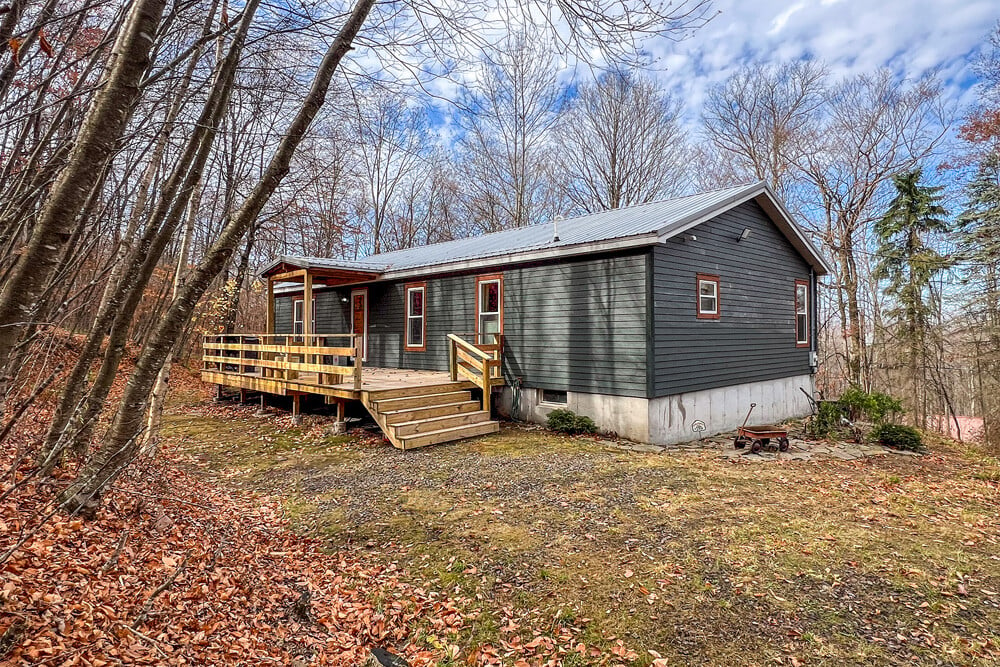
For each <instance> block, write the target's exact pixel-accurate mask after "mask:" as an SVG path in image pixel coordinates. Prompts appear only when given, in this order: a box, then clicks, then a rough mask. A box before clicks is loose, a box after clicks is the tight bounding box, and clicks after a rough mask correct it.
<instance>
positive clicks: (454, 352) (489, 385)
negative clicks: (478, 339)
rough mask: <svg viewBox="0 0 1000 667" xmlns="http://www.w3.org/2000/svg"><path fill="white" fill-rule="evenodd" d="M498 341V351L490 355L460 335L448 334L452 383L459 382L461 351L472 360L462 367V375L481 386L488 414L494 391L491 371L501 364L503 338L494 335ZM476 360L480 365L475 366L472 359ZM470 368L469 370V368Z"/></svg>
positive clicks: (449, 366)
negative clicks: (500, 347)
mask: <svg viewBox="0 0 1000 667" xmlns="http://www.w3.org/2000/svg"><path fill="white" fill-rule="evenodd" d="M493 335H494V336H495V339H496V340H497V345H498V348H497V351H496V352H495V354H490V353H488V352H484V351H483V350H480V349H479V348H478V347H476V345H474V344H473V343H470V342H469V341H467V340H465V339H464V338H462V337H461V336H459V335H458V334H453V333H451V334H448V375H449V377H450V378H451V381H452V382H456V381H457V380H458V374H459V363H458V356H459V349H461V351H462V352H464V353H466V354H467V355H468V356H469V358H470V360H469V361H467V362H465V363H466V366H462V371H461V372H462V375H464V376H465V377H467V378H469V379H470V380H471V381H472V382H474V383H475V384H476V385H478V386H479V388H480V389H482V390H483V410H485V411H486V412H489V411H490V408H491V406H490V400H491V392H492V389H493V373H492V372H491V369H492V368H493V367H494V366H497V367H499V364H500V349H499V345H501V344H502V343H500V341H501V340H502V338H501V337H500V335H499V334H493ZM473 357H474V358H476V359H478V360H479V364H473V363H472V361H471V358H473ZM467 366H468V368H467ZM473 371H476V372H473Z"/></svg>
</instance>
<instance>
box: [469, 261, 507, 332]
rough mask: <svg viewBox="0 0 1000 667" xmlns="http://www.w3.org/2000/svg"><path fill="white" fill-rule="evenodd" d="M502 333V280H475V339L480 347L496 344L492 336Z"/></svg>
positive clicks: (495, 278)
mask: <svg viewBox="0 0 1000 667" xmlns="http://www.w3.org/2000/svg"><path fill="white" fill-rule="evenodd" d="M498 333H503V278H502V277H501V276H498V275H497V276H480V277H478V278H476V338H477V339H478V343H479V344H480V345H492V344H493V343H495V342H496V339H495V337H494V336H493V335H492V334H498Z"/></svg>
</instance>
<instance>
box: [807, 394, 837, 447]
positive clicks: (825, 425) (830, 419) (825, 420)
mask: <svg viewBox="0 0 1000 667" xmlns="http://www.w3.org/2000/svg"><path fill="white" fill-rule="evenodd" d="M843 416H844V408H843V406H841V404H840V403H838V402H837V401H820V402H819V405H818V406H817V408H816V414H815V416H813V418H812V419H811V420H810V421H809V427H808V429H809V435H811V436H812V437H814V438H828V437H830V434H831V433H834V432H836V431H837V430H838V429H839V428H840V419H841V417H843Z"/></svg>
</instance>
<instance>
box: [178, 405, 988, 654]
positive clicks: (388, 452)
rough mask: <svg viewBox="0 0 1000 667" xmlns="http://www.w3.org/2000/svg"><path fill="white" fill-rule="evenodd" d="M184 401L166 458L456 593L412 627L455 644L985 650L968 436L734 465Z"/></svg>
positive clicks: (660, 650)
mask: <svg viewBox="0 0 1000 667" xmlns="http://www.w3.org/2000/svg"><path fill="white" fill-rule="evenodd" d="M200 400H201V399H197V398H195V397H188V398H187V400H181V401H180V402H178V403H176V404H175V405H174V406H173V408H172V410H171V413H170V414H169V415H168V416H167V423H166V428H167V434H168V436H169V439H170V441H171V442H172V443H173V444H172V447H173V448H174V450H175V451H176V452H177V455H178V456H179V457H181V459H182V460H183V461H184V462H185V464H186V465H187V466H189V467H190V468H192V469H194V470H196V471H197V472H198V474H200V475H203V476H204V477H206V478H208V479H212V480H215V481H217V482H219V483H223V484H227V485H233V486H237V487H239V488H240V489H251V490H253V491H256V492H258V493H261V494H265V495H268V496H273V497H278V498H281V499H282V502H283V504H284V507H285V511H286V512H287V513H288V515H289V516H290V517H291V518H292V519H293V525H295V526H296V528H297V530H299V531H301V532H303V533H305V534H309V535H313V536H316V535H318V536H322V537H323V539H324V540H325V541H326V543H327V544H328V545H329V548H330V549H331V550H350V551H354V552H356V553H358V554H360V555H362V556H363V557H364V558H367V559H371V560H374V561H387V562H394V563H398V565H399V566H400V567H401V568H402V571H403V577H404V578H405V579H408V580H409V581H411V582H412V583H414V584H417V585H420V586H423V587H426V588H429V589H432V590H440V591H443V592H447V593H449V594H451V595H453V596H454V597H455V598H456V599H461V600H464V601H465V604H466V605H467V606H468V607H469V609H467V610H466V611H467V612H468V614H469V617H470V618H474V619H475V620H474V621H473V622H471V623H468V624H467V625H466V626H465V628H464V629H463V630H462V631H461V633H460V634H458V635H452V636H435V635H434V634H433V633H434V630H433V628H429V629H427V631H426V633H427V635H428V636H425V637H424V638H423V639H424V641H426V643H428V644H431V645H440V646H441V647H442V648H443V651H444V654H445V655H448V656H450V657H449V658H448V659H449V660H451V661H453V662H454V663H455V664H474V663H475V662H476V660H477V659H480V660H482V661H486V659H487V658H489V657H491V656H492V657H495V658H499V659H500V660H501V661H503V662H505V663H507V662H509V663H511V664H519V665H523V664H525V663H527V664H542V663H543V662H544V661H545V660H546V659H551V660H553V661H556V662H552V663H550V664H559V663H561V664H564V665H573V664H608V663H612V664H615V663H620V664H634V665H647V664H651V663H653V661H654V660H656V659H657V658H659V661H658V662H657V663H656V664H658V665H665V664H706V665H765V664H787V665H823V664H830V665H833V664H837V665H842V664H879V665H884V664H912V663H914V662H917V663H920V664H956V665H959V664H961V665H968V664H981V665H986V664H996V661H997V660H998V659H1000V646H998V642H1000V549H998V545H1000V512H998V508H1000V461H998V460H997V459H996V458H993V457H990V456H987V455H985V454H984V453H982V452H981V451H978V450H976V449H974V448H971V447H967V446H963V445H959V444H956V443H945V442H935V443H933V444H932V446H931V451H930V454H929V455H927V456H924V457H902V456H877V457H870V458H866V459H862V460H858V461H784V462H767V463H746V462H742V461H730V460H726V459H723V458H720V457H719V456H718V454H717V453H714V452H709V451H705V452H699V451H672V450H668V451H667V452H665V453H662V454H643V453H635V452H625V451H621V450H618V449H615V448H612V447H609V446H608V444H607V443H602V442H601V441H599V440H597V439H586V438H567V437H561V436H557V435H554V434H552V433H549V432H547V431H545V430H542V429H537V428H526V427H521V426H513V425H511V426H506V427H505V428H503V429H502V431H501V432H500V433H499V434H496V435H493V436H486V437H483V438H479V439H475V440H470V441H465V442H460V443H453V444H446V445H440V446H435V447H429V448H426V449H421V450H418V451H413V452H405V453H404V452H400V451H397V450H395V449H393V448H392V447H391V446H389V445H388V444H383V443H381V442H380V441H379V438H377V437H373V436H366V437H345V436H335V437H326V436H324V435H323V430H322V425H315V424H314V425H313V426H306V427H302V428H295V427H292V426H291V424H290V422H289V420H288V419H287V417H279V416H270V417H263V418H262V417H255V416H253V414H252V413H253V410H252V408H248V407H236V406H234V407H218V406H214V405H210V404H207V403H203V402H199V401H200ZM533 656H537V657H533ZM516 660H524V661H525V662H520V663H519V662H516Z"/></svg>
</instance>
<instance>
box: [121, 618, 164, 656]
mask: <svg viewBox="0 0 1000 667" xmlns="http://www.w3.org/2000/svg"><path fill="white" fill-rule="evenodd" d="M118 625H120V626H122V627H123V628H125V629H126V630H128V631H129V632H131V633H132V634H133V635H135V636H136V637H138V638H139V639H145V640H146V641H147V642H149V645H150V646H152V647H153V648H155V649H156V652H157V653H159V654H160V657H161V658H169V657H170V656H168V655H167V654H166V653H165V652H164V650H163V649H162V648H160V642H158V641H156V640H155V639H153V638H152V637H147V636H146V635H144V634H142V633H141V632H139V631H138V630H136V629H135V628H130V627H128V626H127V625H125V624H124V623H119V624H118Z"/></svg>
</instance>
